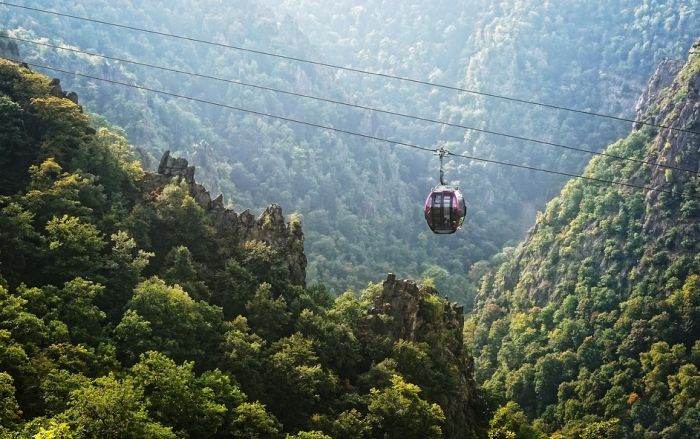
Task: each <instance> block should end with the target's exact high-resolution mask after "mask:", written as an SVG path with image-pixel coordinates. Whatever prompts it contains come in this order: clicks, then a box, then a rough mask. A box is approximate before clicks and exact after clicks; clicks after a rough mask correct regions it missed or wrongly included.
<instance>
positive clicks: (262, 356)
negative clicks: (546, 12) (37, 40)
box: [0, 59, 488, 439]
mask: <svg viewBox="0 0 700 439" xmlns="http://www.w3.org/2000/svg"><path fill="white" fill-rule="evenodd" d="M194 175H195V169H194V167H191V166H189V165H188V163H187V161H185V160H184V159H179V158H174V157H172V156H171V155H170V154H169V153H166V154H165V155H164V156H163V157H162V159H161V161H160V165H159V166H158V172H157V173H149V172H144V171H143V170H142V169H141V166H140V165H139V163H138V162H136V161H135V160H134V156H133V152H132V150H131V147H130V146H129V144H128V143H127V141H126V140H125V138H123V137H121V136H120V135H118V134H116V133H114V132H112V131H109V130H108V129H105V128H99V129H95V128H93V127H92V126H91V124H90V123H89V121H88V117H87V116H86V115H85V114H84V113H83V110H82V108H81V107H80V105H79V104H78V97H77V95H76V94H75V93H66V92H64V91H63V90H62V89H61V86H60V83H59V81H57V80H49V78H47V77H45V76H42V75H39V74H36V73H34V72H32V71H31V70H29V69H28V68H26V66H18V65H16V64H14V63H11V62H8V61H6V60H2V59H0V437H2V438H3V439H4V438H25V437H26V438H29V437H32V438H34V437H45V438H48V437H55V438H59V437H60V438H114V439H121V438H143V437H149V438H175V437H181V438H233V437H235V438H280V439H281V438H283V437H287V438H307V439H308V438H314V439H327V438H329V437H333V438H341V439H342V438H346V439H351V438H397V439H398V438H435V439H438V438H441V437H449V438H465V439H467V438H481V437H484V435H485V425H484V423H485V420H486V419H487V416H488V413H486V410H485V408H484V406H483V404H482V402H481V398H480V396H479V394H478V392H477V390H476V386H475V384H474V380H473V366H472V362H471V359H470V358H469V357H468V356H467V354H466V352H465V350H464V348H463V343H462V326H463V317H462V309H461V307H458V306H457V305H455V304H450V303H448V302H447V301H446V300H444V299H442V298H440V297H439V296H438V294H437V291H436V290H434V289H433V288H430V287H418V286H417V285H416V284H415V283H412V282H408V281H397V280H396V278H395V277H394V276H390V277H389V278H388V279H387V280H386V281H385V282H384V283H383V284H381V285H380V284H375V285H371V286H370V287H369V288H368V289H367V290H365V291H364V292H363V293H362V295H361V296H360V297H358V296H355V295H353V294H352V293H346V294H343V295H341V296H340V297H338V298H334V297H332V296H331V295H330V294H329V293H328V291H327V290H326V289H325V288H324V287H323V286H321V285H314V286H306V283H305V272H304V269H305V266H306V258H305V255H304V235H303V233H302V230H301V223H300V221H299V218H298V217H294V216H291V217H290V218H289V219H288V221H286V222H285V219H284V217H283V215H282V211H281V208H280V207H279V206H276V205H273V206H270V207H268V208H267V209H266V210H265V211H264V212H263V214H262V215H261V216H260V217H258V218H255V217H254V216H253V215H251V214H250V212H248V211H244V212H242V213H240V214H238V213H236V212H235V211H233V210H232V209H227V208H225V207H224V202H223V198H222V197H221V196H219V197H216V198H213V199H212V197H211V196H210V195H209V193H208V191H207V190H206V188H205V187H204V186H202V185H201V184H199V183H197V182H196V181H195V179H194ZM406 303H410V304H411V306H410V308H405V307H404V305H405V304H406ZM405 321H410V322H411V325H410V326H404V325H402V324H401V322H405ZM404 328H409V329H410V330H411V331H408V332H407V331H406V330H405V329H404ZM417 328H419V329H420V330H419V331H418V332H416V331H415V330H416V329H417Z"/></svg>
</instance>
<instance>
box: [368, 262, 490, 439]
mask: <svg viewBox="0 0 700 439" xmlns="http://www.w3.org/2000/svg"><path fill="white" fill-rule="evenodd" d="M382 287H383V288H382V293H381V294H380V295H378V296H377V297H376V298H375V300H374V303H373V308H372V311H371V312H370V315H368V316H367V318H366V323H367V325H368V327H369V328H371V330H372V331H374V332H376V333H380V334H386V335H388V336H389V337H391V338H392V340H393V341H397V340H399V339H403V340H406V341H410V342H424V343H427V344H428V345H429V346H430V347H431V349H432V355H433V356H434V357H435V358H440V359H441V360H443V361H444V362H445V363H446V364H449V365H450V375H451V376H450V378H451V379H450V382H451V389H450V391H449V392H446V393H445V394H443V395H442V397H441V400H439V401H436V402H437V403H438V404H439V405H440V407H442V409H443V411H444V412H445V417H446V419H447V420H446V422H445V425H444V427H443V434H444V437H446V438H459V439H466V438H479V437H482V435H483V432H484V431H485V426H486V424H485V423H486V422H488V419H487V415H486V413H485V410H484V405H483V402H482V400H481V399H480V398H479V395H478V393H477V389H476V383H475V382H474V360H473V358H472V357H471V356H469V355H468V354H467V353H466V351H465V349H464V343H463V335H462V330H463V327H464V315H463V312H464V307H463V306H462V305H458V304H457V303H450V302H448V301H447V300H446V299H442V298H440V297H439V296H438V293H437V291H436V290H435V289H434V288H430V287H419V286H418V285H417V284H416V283H415V282H413V281H410V280H402V279H396V276H394V275H393V274H389V276H388V277H387V279H386V280H385V281H384V283H383V286H382Z"/></svg>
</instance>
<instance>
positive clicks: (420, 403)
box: [367, 375, 445, 439]
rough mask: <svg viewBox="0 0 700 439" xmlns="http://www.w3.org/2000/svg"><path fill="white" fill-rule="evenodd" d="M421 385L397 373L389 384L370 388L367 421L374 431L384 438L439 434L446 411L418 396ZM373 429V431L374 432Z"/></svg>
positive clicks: (427, 436)
mask: <svg viewBox="0 0 700 439" xmlns="http://www.w3.org/2000/svg"><path fill="white" fill-rule="evenodd" d="M419 393H420V388H419V387H418V386H416V385H415V384H411V383H407V382H405V381H404V380H403V378H401V377H400V376H399V375H394V376H393V377H392V378H391V385H390V386H388V387H386V388H384V389H382V390H378V389H371V390H370V399H369V404H368V406H367V408H368V410H369V415H368V417H369V421H370V423H371V424H372V426H373V428H374V430H375V432H376V433H379V436H381V437H385V438H406V439H411V438H416V439H418V438H435V439H437V438H440V437H442V430H441V428H440V425H441V424H442V423H443V422H444V421H445V415H444V414H443V412H442V409H441V408H440V407H439V406H438V405H437V404H430V403H428V402H426V401H425V400H423V399H421V398H420V397H419V396H418V394H419ZM376 433H375V434H376Z"/></svg>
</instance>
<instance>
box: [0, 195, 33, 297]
mask: <svg viewBox="0 0 700 439" xmlns="http://www.w3.org/2000/svg"><path fill="white" fill-rule="evenodd" d="M33 222H34V214H32V213H31V212H29V211H28V210H25V209H24V208H23V207H22V206H21V205H20V204H19V203H16V202H14V201H12V200H11V199H10V198H7V197H1V196H0V272H1V273H2V275H3V276H4V277H5V279H6V280H7V282H8V283H9V284H10V286H13V287H16V286H17V285H19V283H20V281H24V282H28V281H29V279H24V273H25V272H26V270H27V269H28V267H31V266H32V265H33V263H36V261H37V256H38V253H39V247H40V246H41V245H42V242H41V235H39V234H38V233H37V232H36V231H35V230H34V228H33V225H32V224H33Z"/></svg>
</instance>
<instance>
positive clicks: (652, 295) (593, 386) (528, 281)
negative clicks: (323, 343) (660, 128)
mask: <svg viewBox="0 0 700 439" xmlns="http://www.w3.org/2000/svg"><path fill="white" fill-rule="evenodd" d="M697 59H698V53H697V51H694V52H692V53H691V55H690V59H689V61H688V63H687V64H686V67H685V68H684V70H683V71H682V72H684V73H682V74H680V75H679V76H678V77H677V78H676V80H675V82H674V84H673V85H671V87H670V88H668V89H666V90H665V91H660V92H659V94H660V97H659V99H658V100H657V101H656V103H655V104H654V105H656V107H655V110H654V111H655V112H656V114H657V116H659V117H666V119H665V120H666V122H667V123H671V122H674V123H679V124H680V123H687V122H691V121H694V119H693V118H694V117H695V116H687V115H686V116H680V115H679V114H678V112H676V111H674V108H675V106H687V107H688V108H690V107H692V106H694V105H696V102H695V100H694V99H695V97H692V96H690V95H686V96H684V97H682V98H675V97H674V98H672V99H670V98H669V97H670V96H671V95H674V93H677V92H679V91H682V90H684V89H686V88H687V86H688V84H689V83H690V82H691V81H697V75H698V73H699V72H697V71H696V72H695V73H694V74H693V75H695V76H692V75H688V74H687V71H688V69H689V66H693V65H696V64H697ZM690 69H691V70H692V67H690ZM691 77H692V78H694V79H691ZM684 99H687V100H684ZM680 117H683V118H684V119H679V118H680ZM654 136H656V137H654ZM660 145H663V146H662V147H661V148H662V149H660V148H659V146H660ZM608 151H609V152H611V153H614V154H620V153H624V154H625V156H627V157H633V158H636V159H639V160H646V161H650V160H654V161H659V160H670V157H671V155H673V156H674V157H681V156H682V157H684V159H686V160H690V161H689V162H688V163H692V162H693V161H694V160H696V159H697V149H696V148H694V147H693V146H690V145H689V144H686V143H684V142H683V141H679V140H678V139H666V138H665V137H663V136H662V135H660V134H659V135H657V133H656V131H652V130H641V131H635V132H633V133H632V134H631V135H629V136H628V137H627V138H625V139H623V140H621V141H619V142H617V143H615V144H613V145H611V146H610V147H609V148H608ZM671 151H673V152H671ZM677 163H679V164H680V163H683V162H681V161H680V160H679V162H677ZM586 175H588V176H590V177H593V178H601V179H610V178H614V176H620V175H627V176H634V178H636V179H638V181H639V182H643V183H644V184H656V183H652V182H658V184H659V185H661V186H660V187H661V188H664V190H670V189H672V188H676V187H679V188H680V187H685V188H694V187H696V186H697V184H698V178H697V176H695V175H692V174H688V173H683V174H682V175H679V174H678V173H676V172H674V173H673V174H670V173H665V172H664V171H663V170H658V169H657V170H654V171H651V170H650V169H649V168H648V167H647V166H643V165H641V164H639V163H629V162H628V163H622V162H620V161H618V160H611V159H610V158H606V159H604V158H602V157H599V158H597V159H595V160H593V161H591V163H590V164H589V166H588V168H587V170H586ZM688 193H690V192H688ZM680 200H681V197H666V196H661V195H651V193H649V194H647V195H646V196H642V194H639V193H632V192H630V191H629V190H627V189H624V188H619V187H615V186H598V187H594V186H590V185H584V184H582V182H580V181H570V182H569V183H567V185H566V186H565V187H564V189H563V190H562V192H561V194H560V195H559V196H558V197H556V198H554V199H553V200H552V201H551V202H550V203H549V204H548V206H547V209H546V210H545V212H544V213H542V214H541V215H540V216H539V218H538V223H537V225H536V226H535V228H534V229H533V230H532V232H531V234H530V236H529V237H528V239H527V240H526V241H525V242H524V243H523V244H522V245H521V246H519V247H518V248H517V249H516V250H515V253H514V254H513V255H511V256H510V257H508V259H507V260H506V261H505V262H504V263H502V264H501V265H500V267H497V268H496V269H495V270H494V271H493V272H492V273H490V274H487V275H485V276H484V277H483V279H485V281H484V282H482V286H481V291H480V292H479V295H478V297H479V298H480V299H479V300H480V302H479V303H478V305H477V311H476V312H475V314H474V315H473V317H472V318H471V322H470V323H468V326H469V327H471V328H473V330H474V334H473V335H472V336H471V340H470V342H471V343H473V346H472V349H473V352H478V353H479V356H478V357H477V358H476V367H477V373H476V377H477V380H478V381H479V382H481V383H482V385H483V386H484V387H485V388H487V389H489V390H490V391H492V392H493V393H494V394H495V395H496V396H497V397H498V398H499V399H500V400H502V401H503V400H511V402H513V403H517V404H518V405H519V407H521V408H522V412H521V416H520V417H521V418H522V420H524V421H526V420H533V422H534V423H535V424H536V425H537V426H538V427H541V428H542V429H543V430H545V431H546V432H548V433H553V436H552V437H557V438H559V437H561V438H564V437H565V438H572V437H575V438H583V437H591V438H592V437H596V438H597V437H600V438H608V437H609V438H612V437H615V438H636V437H645V438H646V437H695V436H698V434H700V424H698V422H697V408H696V407H697V400H698V398H699V397H700V394H699V393H698V392H699V391H700V389H696V388H695V387H694V386H695V383H696V373H697V367H698V366H699V365H698V363H697V361H698V358H697V357H695V356H693V346H695V345H696V344H697V340H698V337H699V336H700V332H698V328H697V320H698V318H700V314H699V312H700V311H699V310H700V308H698V307H699V306H700V296H698V291H700V290H699V288H700V280H699V279H700V277H699V276H700V264H698V261H699V260H698V258H697V248H698V243H699V242H700V234H699V233H698V232H699V229H698V228H697V215H694V214H693V209H691V208H689V207H688V205H687V202H685V201H684V202H680ZM522 414H524V417H523V416H522ZM501 415H503V414H500V413H499V412H497V414H496V416H501ZM501 417H502V416H501ZM494 422H496V417H494V418H493V420H492V424H493V423H494ZM499 422H501V421H499ZM504 428H505V430H503V431H501V430H498V431H499V432H497V433H494V435H497V436H495V437H507V436H508V434H509V433H508V431H514V430H513V429H512V428H509V427H507V428H506V427H504ZM492 430H493V425H492ZM494 431H495V430H494ZM498 435H500V436H498Z"/></svg>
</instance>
